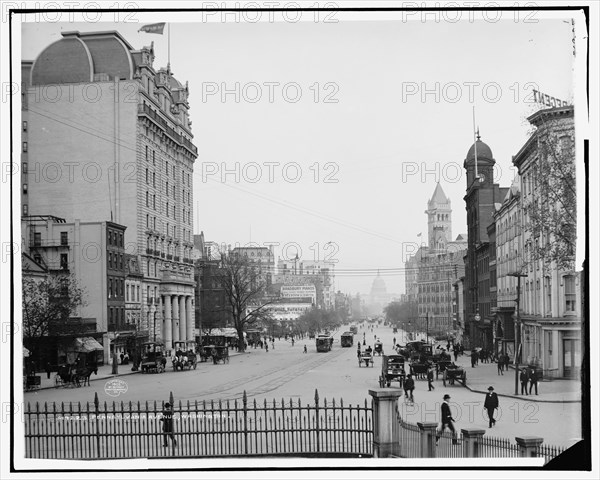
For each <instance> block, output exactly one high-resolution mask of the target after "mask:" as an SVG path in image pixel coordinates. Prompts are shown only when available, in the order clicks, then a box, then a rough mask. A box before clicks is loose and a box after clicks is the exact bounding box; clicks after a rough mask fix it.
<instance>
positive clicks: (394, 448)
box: [369, 388, 402, 458]
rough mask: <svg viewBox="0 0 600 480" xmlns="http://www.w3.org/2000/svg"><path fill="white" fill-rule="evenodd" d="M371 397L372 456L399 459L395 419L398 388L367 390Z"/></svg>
mask: <svg viewBox="0 0 600 480" xmlns="http://www.w3.org/2000/svg"><path fill="white" fill-rule="evenodd" d="M369 395H371V396H372V397H373V456H374V457H375V458H387V457H399V456H400V434H399V425H398V417H397V415H398V414H397V405H398V398H399V397H400V396H401V395H402V390H400V389H398V388H375V389H372V390H369Z"/></svg>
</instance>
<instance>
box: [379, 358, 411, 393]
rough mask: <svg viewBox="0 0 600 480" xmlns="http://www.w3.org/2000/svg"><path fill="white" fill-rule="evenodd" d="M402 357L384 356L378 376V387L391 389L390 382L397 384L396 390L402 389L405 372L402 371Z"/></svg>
mask: <svg viewBox="0 0 600 480" xmlns="http://www.w3.org/2000/svg"><path fill="white" fill-rule="evenodd" d="M404 361H405V360H404V357H403V356H402V355H384V356H383V363H382V365H381V375H380V376H379V386H380V387H381V388H383V387H391V386H392V382H398V388H402V385H403V384H404V379H405V377H406V372H405V371H404Z"/></svg>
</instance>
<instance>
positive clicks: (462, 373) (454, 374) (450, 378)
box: [442, 363, 467, 387]
mask: <svg viewBox="0 0 600 480" xmlns="http://www.w3.org/2000/svg"><path fill="white" fill-rule="evenodd" d="M442 379H443V381H444V387H445V386H446V382H448V384H449V385H454V381H455V380H459V381H460V382H462V384H463V385H466V384H467V372H466V370H465V369H464V368H462V367H459V366H458V365H455V364H454V363H453V364H451V365H448V366H447V367H446V369H445V370H444V374H443V376H442Z"/></svg>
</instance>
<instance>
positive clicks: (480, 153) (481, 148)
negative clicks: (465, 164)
mask: <svg viewBox="0 0 600 480" xmlns="http://www.w3.org/2000/svg"><path fill="white" fill-rule="evenodd" d="M474 158H475V144H473V145H471V148H469V152H468V153H467V160H472V159H474ZM480 158H487V159H488V160H493V159H494V155H493V154H492V149H491V148H490V147H489V146H488V145H487V144H485V143H483V142H482V141H481V140H480V139H479V138H478V139H477V159H480Z"/></svg>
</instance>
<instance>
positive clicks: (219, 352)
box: [211, 345, 229, 365]
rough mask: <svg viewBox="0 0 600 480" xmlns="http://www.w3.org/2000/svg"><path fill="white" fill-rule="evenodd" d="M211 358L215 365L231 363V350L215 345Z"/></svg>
mask: <svg viewBox="0 0 600 480" xmlns="http://www.w3.org/2000/svg"><path fill="white" fill-rule="evenodd" d="M211 356H212V359H213V363H214V364H215V365H217V364H218V363H219V362H222V363H223V364H225V363H229V348H228V347H226V346H222V345H215V346H213V347H212V349H211Z"/></svg>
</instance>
